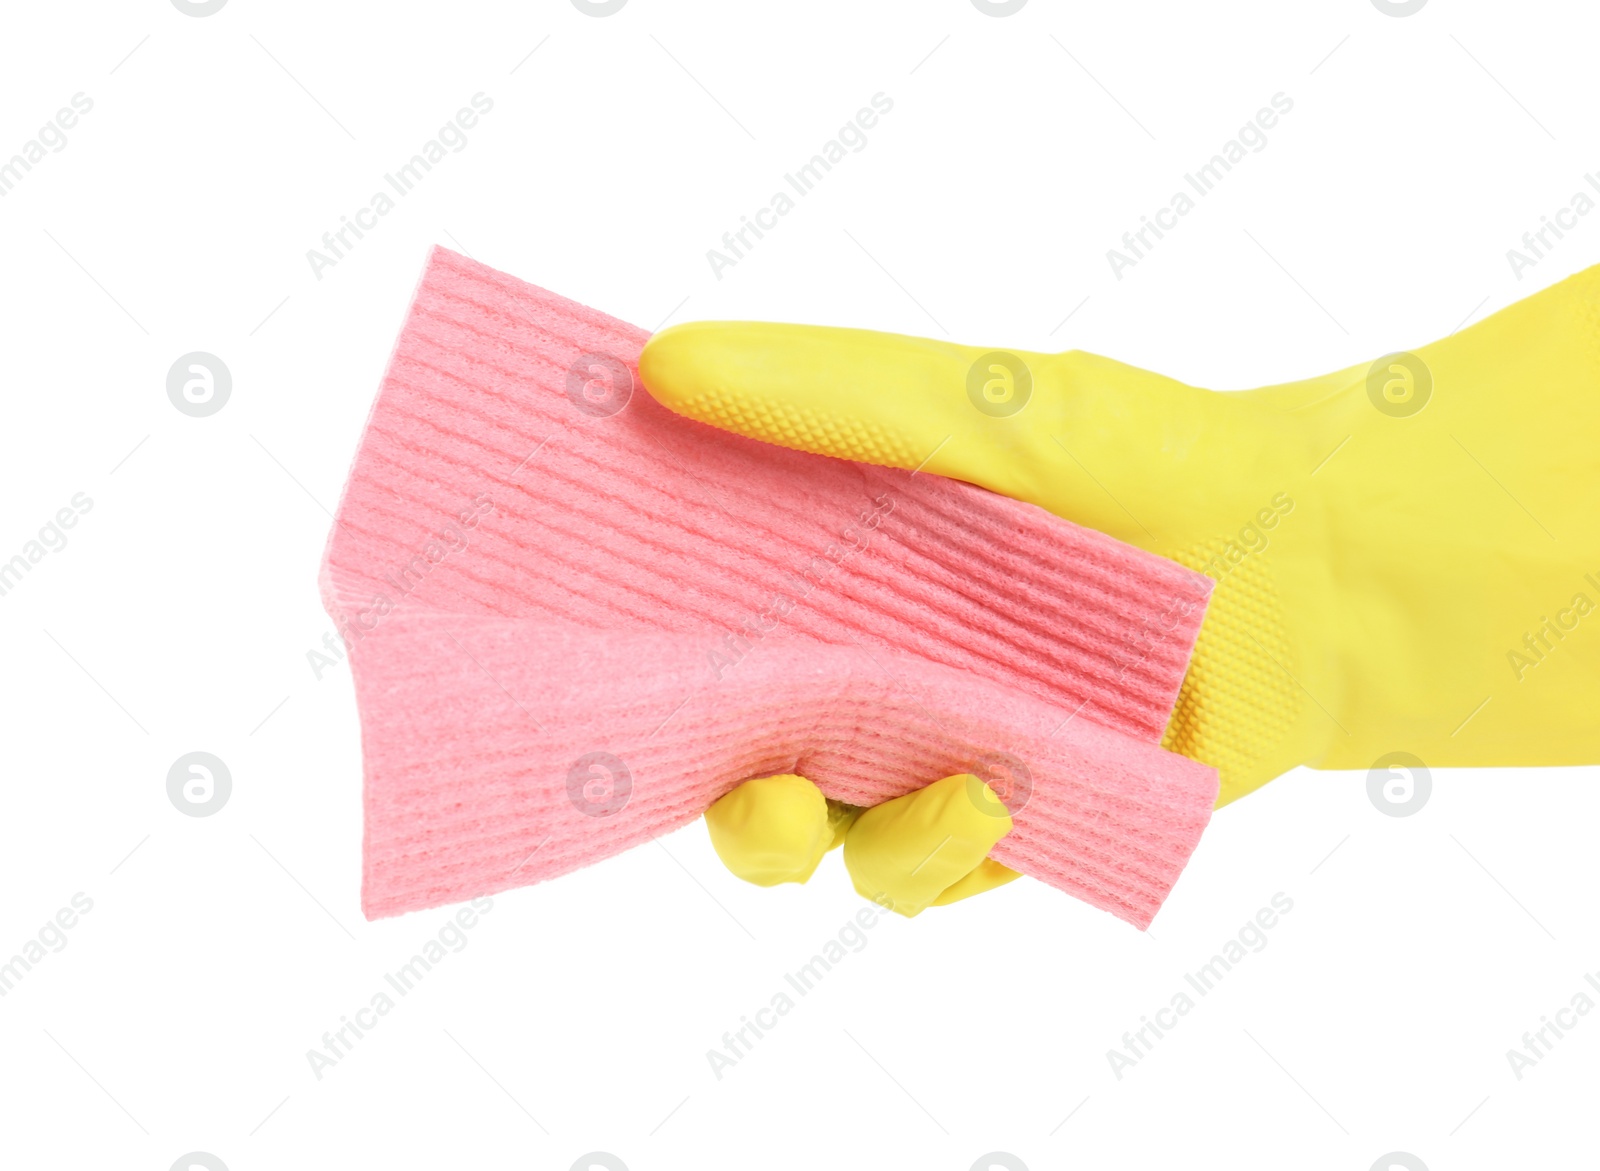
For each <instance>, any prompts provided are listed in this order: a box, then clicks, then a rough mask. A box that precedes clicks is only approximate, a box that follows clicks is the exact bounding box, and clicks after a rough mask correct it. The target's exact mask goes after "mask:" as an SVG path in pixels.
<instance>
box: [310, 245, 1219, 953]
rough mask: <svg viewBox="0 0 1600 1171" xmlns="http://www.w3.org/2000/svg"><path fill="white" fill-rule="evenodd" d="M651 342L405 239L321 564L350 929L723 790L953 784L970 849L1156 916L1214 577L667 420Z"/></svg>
mask: <svg viewBox="0 0 1600 1171" xmlns="http://www.w3.org/2000/svg"><path fill="white" fill-rule="evenodd" d="M647 336H648V335H647V334H646V333H645V332H644V331H643V330H640V329H636V328H634V327H633V326H630V325H626V324H624V323H623V322H620V321H617V320H615V319H613V318H611V317H607V316H606V315H604V314H602V313H598V312H596V311H594V310H592V309H587V308H584V307H583V306H581V305H577V304H575V303H573V302H571V301H568V300H565V299H563V298H561V297H558V296H556V295H554V294H552V293H549V292H546V291H544V290H542V289H538V288H535V287H534V286H532V285H528V284H525V283H523V282H522V281H519V280H516V279H515V278H513V277H510V276H507V275H505V274H503V273H499V272H496V271H495V270H493V269H491V268H488V267H486V266H484V265H481V264H478V263H476V262H474V261H471V260H468V259H466V258H465V257H462V256H459V255H457V254H455V253H453V252H450V251H447V250H445V249H442V248H436V249H435V250H434V251H433V253H432V255H431V257H430V258H429V262H428V267H427V270H426V272H425V273H424V275H423V279H422V283H421V285H420V286H419V287H418V289H417V293H416V297H415V299H414V301H413V303H412V306H411V311H410V315H409V316H408V317H407V319H406V323H405V327H404V329H403V330H402V332H401V335H400V340H399V343H398V345H397V346H396V349H395V352H394V355H393V357H392V359H391V361H390V364H389V370H388V373H387V374H386V376H385V378H384V381H383V385H382V388H381V389H380V391H379V394H378V398H377V402H376V403H375V405H374V407H373V410H372V415H371V417H370V418H369V420H368V422H367V427H366V431H365V433H364V435H363V436H362V439H361V444H360V448H359V450H358V452H357V455H356V460H355V464H354V467H353V468H352V470H351V473H350V479H349V482H348V484H347V485H346V486H345V491H344V497H343V500H342V501H341V503H340V506H339V511H338V516H337V518H336V521H335V525H334V530H333V533H332V534H331V536H330V538H329V542H328V549H327V554H326V557H325V560H324V565H323V569H322V577H321V585H322V594H323V600H324V604H325V605H326V607H327V610H328V613H329V614H330V615H331V616H332V617H333V619H334V621H335V622H336V623H337V625H338V628H339V630H340V632H341V635H342V636H343V637H344V639H345V641H346V643H347V645H348V646H349V649H350V662H351V666H352V671H353V674H354V677H355V684H356V696H357V702H358V706H359V709H360V713H361V731H362V745H363V754H364V758H365V819H366V843H365V866H364V880H363V887H362V906H363V909H364V911H365V912H366V914H367V915H368V916H369V917H377V916H382V915H392V914H398V913H400V912H403V911H409V910H415V909H418V908H423V907H430V906H436V905H439V904H441V903H446V902H451V901H456V900H461V899H466V898H470V897H473V896H476V895H482V894H490V893H493V892H497V891H501V890H505V889H507V888H510V887H515V886H521V885H525V884H528V883H532V882H536V881H539V880H541V879H545V878H551V877H554V876H556V875H559V874H563V873H566V872H567V871H569V870H573V869H576V868H577V867H580V866H585V865H588V864H589V863H592V862H597V861H600V860H601V859H604V858H607V857H610V856H611V855H613V854H617V853H619V852H621V851H623V850H625V849H628V848H630V847H632V846H634V845H637V844H639V843H642V842H646V841H648V840H650V839H651V838H653V837H656V836H659V835H661V834H664V833H666V832H668V831H670V830H673V829H675V828H677V827H679V826H681V825H683V824H685V823H686V822H688V821H690V820H692V819H694V818H696V817H698V816H699V815H700V814H701V813H703V812H704V811H705V809H706V808H707V807H708V806H709V805H710V804H711V803H712V802H713V801H715V800H716V799H717V798H718V797H720V796H722V795H723V794H724V793H726V792H727V791H728V790H729V789H730V788H732V787H733V786H734V785H736V784H738V783H739V782H740V781H742V780H745V779H747V778H749V777H756V776H765V775H771V774H775V773H783V772H797V773H800V774H801V775H803V776H807V777H809V778H811V779H812V780H813V781H815V782H816V783H817V785H818V786H819V787H820V788H821V789H822V791H823V792H824V793H826V794H827V795H828V796H830V797H834V798H837V799H839V800H842V801H847V802H850V803H852V804H857V805H872V804H876V803H878V802H881V801H884V800H887V799H889V798H892V797H896V796H899V795H901V794H904V793H907V792H910V791H911V790H913V789H916V788H919V787H920V786H922V785H924V784H927V783H929V782H931V781H934V780H937V779H938V778H940V777H943V776H947V775H950V774H953V773H959V772H966V771H971V772H975V773H977V774H978V775H979V776H982V777H983V778H984V779H985V780H987V781H989V782H990V783H991V785H992V786H993V787H994V788H995V790H996V791H997V792H998V793H999V794H1000V796H1001V798H1002V800H1003V801H1004V802H1005V804H1006V805H1007V806H1008V807H1009V809H1010V812H1011V814H1012V817H1013V819H1014V828H1013V830H1012V832H1011V833H1010V834H1009V835H1008V836H1007V837H1006V838H1004V839H1003V840H1002V841H1001V842H1000V843H999V845H998V846H996V847H995V849H994V851H993V853H992V856H993V857H994V858H995V859H996V860H998V861H1000V862H1003V863H1005V864H1006V865H1008V866H1012V867H1014V868H1016V869H1018V870H1021V871H1023V872H1024V873H1026V874H1030V875H1033V876H1035V877H1037V878H1040V879H1042V880H1043V881H1045V882H1048V883H1050V884H1051V885H1053V886H1056V887H1059V888H1060V889H1062V890H1065V891H1068V892H1070V893H1071V894H1074V895H1076V896H1078V897H1079V898H1082V899H1084V900H1086V901H1088V902H1090V903H1092V904H1093V905H1095V906H1097V907H1101V908H1104V909H1105V910H1108V911H1110V912H1112V913H1113V914H1115V915H1118V916H1120V917H1122V918H1124V919H1126V920H1128V921H1129V922H1132V923H1134V924H1136V925H1138V926H1140V927H1143V926H1145V925H1147V924H1148V923H1149V922H1150V919H1151V918H1152V917H1153V916H1154V914H1155V912H1156V910H1157V908H1158V907H1159V906H1160V905H1161V902H1162V900H1163V899H1164V898H1165V897H1166V895H1167V893H1168V891H1169V890H1170V889H1171V887H1172V884H1173V882H1174V881H1176V879H1177V877H1178V874H1179V872H1180V871H1181V870H1182V868H1183V865H1184V863H1185V862H1186V861H1187V860H1188V857H1189V854H1190V852H1191V851H1192V850H1193V849H1194V846H1195V844H1196V842H1197V841H1198V839H1199V835H1200V833H1201V831H1202V830H1203V829H1204V828H1205V825H1206V823H1207V821H1208V819H1209V817H1210V812H1211V807H1212V804H1213V803H1214V801H1215V799H1216V793H1217V780H1216V774H1215V772H1214V771H1213V770H1211V769H1210V768H1207V767H1205V766H1204V765H1200V764H1197V763H1195V762H1192V761H1189V760H1186V759H1184V758H1182V757H1179V756H1176V755H1174V754H1171V753H1168V752H1165V751H1163V750H1162V749H1161V748H1160V747H1159V746H1158V743H1159V740H1160V737H1161V734H1162V731H1163V730H1164V728H1165V725H1166V722H1167V719H1168V717H1169V716H1170V714H1171V711H1172V705H1173V703H1174V701H1175V699H1176V696H1177V691H1178V685H1179V683H1180V682H1181V680H1182V678H1183V674H1184V671H1185V669H1186V668H1187V665H1188V659H1189V655H1190V652H1191V651H1192V649H1193V646H1194V640H1195V637H1196V635H1197V633H1198V631H1199V626H1200V621H1201V618H1202V617H1203V614H1204V610H1205V604H1206V600H1207V598H1208V596H1209V593H1210V589H1211V582H1210V580H1209V579H1208V578H1206V577H1203V576H1202V575H1200V574H1197V573H1193V572H1191V571H1189V570H1187V569H1185V568H1183V567H1182V566H1179V565H1177V564H1175V563H1173V562H1170V561H1166V560H1163V559H1161V558H1158V557H1154V556H1152V555H1150V554H1147V553H1144V552H1142V551H1140V550H1137V549H1134V548H1131V547H1129V546H1127V545H1123V544H1121V543H1120V542H1118V541H1115V540H1113V539H1111V538H1109V537H1106V536H1104V535H1102V534H1098V533H1094V532H1091V531H1089V530H1086V529H1082V528H1079V527H1077V526H1076V525H1073V524H1070V523H1068V522H1066V521H1063V520H1060V519H1058V518H1055V517H1053V516H1050V515H1049V514H1047V513H1045V512H1043V511H1041V510H1040V509H1037V508H1035V507H1033V506H1031V505H1027V504H1021V503H1018V502H1015V501H1011V500H1007V499H1004V498H1002V497H999V496H995V495H992V494H990V493H988V492H985V491H982V490H981V489H978V488H974V487H971V486H969V485H966V484H961V483H957V482H954V481H950V480H943V479H939V478H937V477H934V476H930V475H916V474H914V473H907V472H902V471H895V470H889V469H883V468H876V467H869V466H866V465H862V464H856V463H850V462H847V461H843V460H835V459H828V458H825V457H821V456H810V455H805V454H802V453H799V452H793V451H789V450H786V449H783V448H778V447H774V446H771V445H769V444H764V443H759V442H756V441H754V440H749V439H745V438H742V437H739V436H734V435H730V434H725V433H723V432H720V431H717V430H715V429H713V428H710V427H707V426H705V425H703V424H701V423H698V422H695V421H693V420H689V419H685V418H682V417H681V416H678V415H674V414H673V413H671V412H670V411H668V410H666V409H665V408H663V407H662V406H660V405H659V404H658V403H656V402H655V401H654V400H653V399H652V398H650V396H649V395H648V394H647V393H645V391H644V390H643V389H642V388H641V387H640V386H639V383H638V370H637V363H638V357H639V351H640V349H641V347H642V346H643V344H644V342H645V339H646V337H647ZM979 795H980V796H981V790H980V791H979Z"/></svg>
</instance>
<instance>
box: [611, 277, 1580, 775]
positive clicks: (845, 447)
mask: <svg viewBox="0 0 1600 1171" xmlns="http://www.w3.org/2000/svg"><path fill="white" fill-rule="evenodd" d="M639 369H640V374H641V376H642V380H643V382H644V384H645V386H646V387H647V388H648V389H649V390H650V392H651V393H652V394H653V395H654V396H655V397H656V398H657V399H659V400H660V401H661V402H663V403H665V404H666V405H667V406H668V407H671V408H672V409H673V410H676V411H679V412H681V413H682V414H685V415H688V416H690V417H692V418H696V419H700V420H703V421H705V422H707V423H712V424H716V425H718V426H721V427H726V428H729V429H731V430H735V431H739V432H743V433H744V434H746V435H751V436H754V437H756V438H758V439H765V440H768V441H770V442H773V443H779V444H782V445H784V446H786V447H795V448H800V449H803V450H810V451H817V452H822V453H824V454H828V455H836V456H843V457H846V458H850V459H856V460H864V461H867V462H869V463H878V464H888V465H892V466H898V467H903V468H922V469H924V470H926V471H929V472H936V473H939V474H942V475H947V476H953V477H956V478H958V479H962V480H967V481H970V482H972V483H974V484H980V485H983V486H984V487H986V488H990V489H993V490H994V491H997V492H1003V493H1005V494H1007V495H1010V496H1014V497H1018V498H1020V499H1023V500H1029V501H1032V502H1034V503H1035V504H1038V505H1041V506H1043V507H1044V508H1047V509H1049V510H1050V511H1052V512H1055V513H1057V514H1058V515H1060V516H1064V517H1067V518H1069V519H1071V520H1074V521H1076V522H1078V523H1080V524H1083V525H1087V526H1089V527H1091V528H1095V529H1099V530H1101V531H1103V532H1106V533H1110V534H1111V535H1113V536H1115V537H1118V538H1120V539H1122V540H1124V541H1127V542H1129V543H1131V544H1134V545H1138V546H1140V547H1142V548H1145V549H1148V550H1151V551H1152V552H1155V553H1159V554H1162V555H1163V556H1167V557H1171V558H1173V559H1175V560H1177V561H1181V562H1183V563H1184V564H1186V565H1189V566H1191V567H1193V568H1196V569H1199V570H1201V571H1202V572H1205V573H1207V574H1209V575H1210V576H1211V577H1213V578H1215V579H1216V580H1217V588H1216V592H1215V595H1214V597H1213V600H1212V603H1211V607H1210V609H1209V611H1208V614H1207V617H1206V620H1205V624H1204V626H1203V627H1202V630H1201V633H1200V639H1199V644H1198V646H1197V647H1196V651H1195V656H1194V660H1193V664H1192V666H1191V668H1190V670H1189V674H1188V678H1187V679H1186V681H1185V683H1184V685H1183V689H1182V692H1181V695H1180V697H1179V700H1178V705H1177V710H1176V712H1175V714H1174V716H1173V718H1172V721H1171V724H1170V726H1169V728H1168V730H1167V735H1166V741H1165V743H1166V745H1167V747H1169V748H1171V749H1173V750H1175V751H1177V752H1181V753H1183V754H1185V755H1187V756H1190V757H1193V758H1195V759H1197V760H1201V761H1204V762H1205V763H1207V764H1211V765H1214V766H1216V767H1217V768H1218V770H1219V771H1220V773H1221V778H1222V790H1221V797H1220V799H1219V800H1220V802H1227V801H1229V800H1232V799H1234V798H1236V797H1238V796H1240V795H1242V794H1244V793H1247V792H1249V791H1250V790H1252V789H1254V788H1256V787H1258V786H1259V785H1261V784H1263V783H1264V782H1266V781H1268V780H1270V779H1271V778H1273V777H1275V776H1277V775H1279V774H1280V773H1282V772H1284V771H1285V770H1287V769H1289V768H1291V767H1293V766H1294V765H1297V764H1309V765H1312V766H1314V767H1324V768H1363V769H1364V768H1369V767H1371V766H1372V765H1373V764H1374V763H1375V762H1376V761H1377V760H1378V759H1379V758H1380V757H1383V756H1385V755H1386V754H1389V753H1393V752H1406V753H1410V754H1412V755H1414V756H1416V757H1419V758H1420V759H1421V760H1422V761H1423V762H1425V763H1427V764H1429V765H1539V764H1550V765H1554V764H1586V763H1594V762H1596V761H1600V718H1597V715H1600V657H1597V653H1596V652H1597V646H1600V630H1595V631H1590V630H1589V629H1588V627H1589V626H1595V627H1600V617H1591V616H1590V615H1591V614H1593V612H1594V609H1595V605H1596V601H1597V600H1600V508H1597V507H1596V504H1597V502H1600V500H1597V498H1600V268H1592V269H1589V270H1588V271H1586V272H1583V273H1580V274H1578V275H1577V276H1574V277H1572V278H1570V279H1568V280H1566V281H1564V282H1562V283H1561V284H1559V285H1556V286H1554V287H1553V288H1550V289H1547V290H1545V291H1544V292H1542V293H1538V294H1536V295H1535V296H1532V297H1529V298H1528V299H1526V300H1524V301H1521V302H1519V303H1517V304H1515V305H1513V306H1511V307H1510V308H1508V309H1505V310H1503V311H1502V312H1500V313H1497V314H1495V315H1494V316H1493V317H1490V318H1488V319H1486V320H1484V321H1482V322H1480V323H1479V324H1477V325H1474V326H1472V327H1471V328H1470V329H1467V330H1464V331H1462V332H1460V333H1457V334H1454V335H1452V336H1451V337H1448V338H1445V339H1444V340H1442V341H1438V342H1435V343H1433V344H1431V345H1427V346H1423V347H1421V348H1420V349H1418V350H1416V351H1415V352H1414V353H1409V354H1400V355H1390V356H1386V357H1385V358H1381V359H1379V360H1377V361H1375V362H1363V363H1361V364H1359V365H1356V366H1352V367H1350V368H1349V369H1347V370H1341V371H1339V372H1337V373H1334V374H1329V375H1326V376H1324V377H1321V378H1314V379H1310V380H1307V381H1304V382H1295V383H1290V384H1286V385H1282V386H1270V387H1265V388H1262V389H1259V390H1252V391H1245V392H1238V393H1215V392H1212V391H1207V390H1200V389H1196V388H1195V387H1192V386H1186V385H1184V384H1183V383H1181V382H1176V381H1174V380H1172V379H1170V378H1165V377H1162V376H1161V375H1158V374H1151V373H1147V372H1146V371H1143V370H1137V369H1134V368H1133V367H1131V366H1126V365H1123V364H1121V363H1119V362H1114V361H1112V360H1111V359H1109V358H1101V357H1097V356H1095V355H1093V354H1086V353H1082V352H1078V351H1072V352H1068V353H1063V354H1036V353H1026V352H1021V351H1009V352H1008V351H988V350H983V349H979V348H976V347H972V346H959V345H953V344H950V343H946V342H938V341H928V340H923V339H920V338H912V337H902V336H898V335H892V334H879V333H869V332H865V331H861V330H843V329H824V328H818V327H810V326H798V325H770V324H761V323H723V322H699V323H692V324H688V325H680V326H675V327H673V328H671V329H668V330H666V331H665V332H663V333H660V334H658V335H656V336H655V337H654V338H652V339H651V340H650V342H649V344H648V345H646V347H645V350H644V354H643V356H642V357H641V359H640V363H639Z"/></svg>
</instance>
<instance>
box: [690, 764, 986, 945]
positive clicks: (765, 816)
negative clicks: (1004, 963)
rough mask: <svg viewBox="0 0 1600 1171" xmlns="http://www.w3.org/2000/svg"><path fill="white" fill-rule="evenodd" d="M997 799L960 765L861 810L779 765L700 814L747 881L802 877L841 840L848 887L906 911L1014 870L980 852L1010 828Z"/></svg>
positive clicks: (721, 852)
mask: <svg viewBox="0 0 1600 1171" xmlns="http://www.w3.org/2000/svg"><path fill="white" fill-rule="evenodd" d="M996 808H999V809H1004V806H1003V805H1001V804H1000V802H999V799H998V798H997V797H996V796H995V794H994V793H993V791H992V790H990V788H989V786H988V785H986V784H985V783H984V782H983V781H981V780H979V779H978V778H977V777H974V776H971V775H970V774H965V773H962V774H957V775H956V776H951V777H945V778H944V779H943V780H940V781H935V782H934V783H933V784H931V785H928V786H926V787H925V788H922V789H919V790H917V791H916V792H914V793H908V794H906V795H905V796H904V797H897V798H895V799H894V800H892V801H885V802H884V803H883V804H881V805H875V806H873V807H872V808H870V809H861V808H858V807H856V806H853V805H845V804H842V803H840V802H837V801H831V800H829V799H828V798H826V797H824V796H823V795H822V791H821V790H820V789H818V788H817V787H816V786H815V785H814V784H812V783H811V782H810V781H808V780H807V779H806V778H804V777H801V776H796V775H794V774H792V773H786V774H783V775H780V776H772V777H759V778H757V779H754V780H749V781H746V782H744V783H743V784H742V785H739V786H738V787H737V788H735V789H733V790H732V791H730V792H729V793H727V794H726V795H725V796H723V797H722V798H721V799H720V800H718V801H717V802H716V804H714V805H712V806H711V808H710V809H708V810H707V811H706V815H705V819H706V829H707V830H708V831H709V833H710V835H711V845H712V847H713V848H714V849H715V850H716V851H717V856H718V857H719V858H721V859H722V862H723V865H725V866H726V867H727V868H728V869H729V870H731V871H732V872H733V873H734V874H736V875H737V876H738V877H740V878H742V879H744V880H745V881H746V882H751V883H754V884H755V885H757V886H777V885H779V884H780V883H786V882H805V881H807V880H808V879H809V878H810V877H811V875H812V874H813V873H814V872H815V871H816V869H817V865H818V863H820V862H821V861H822V857H823V855H824V854H826V853H828V852H829V851H830V850H833V849H835V848H837V847H843V850H844V864H845V869H846V870H847V871H848V872H849V874H850V881H851V882H852V884H853V885H854V886H855V889H856V892H857V893H858V894H860V895H861V896H862V897H863V898H867V899H871V900H872V901H874V902H876V903H878V904H879V905H881V906H883V907H886V908H888V909H889V910H892V911H894V912H896V913H897V914H900V915H904V916H906V917H907V918H910V917H912V916H915V915H918V914H920V913H921V912H922V911H923V910H925V909H926V908H928V907H931V906H943V905H945V904H948V903H953V902H957V901H958V900H960V899H964V898H968V897H970V896H972V895H975V894H980V893H982V892H984V891H987V890H992V889H993V888H995V887H997V886H1003V885H1005V884H1006V883H1008V882H1010V881H1011V880H1012V879H1014V878H1016V877H1018V875H1017V872H1016V871H1015V870H1012V869H1010V868H1009V867H1006V866H1002V865H1001V864H1000V863H998V862H995V861H993V860H992V859H990V858H988V857H987V854H988V853H989V851H990V850H991V849H993V848H994V845H995V843H996V842H998V841H999V840H1000V839H1001V838H1003V837H1004V836H1005V835H1006V834H1008V833H1010V832H1011V818H1010V817H1008V816H1006V815H1005V814H1004V813H1001V814H1000V815H998V816H997V815H996V814H995V812H994V810H995V809H996Z"/></svg>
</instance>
